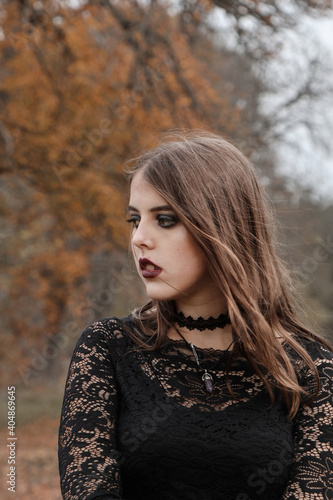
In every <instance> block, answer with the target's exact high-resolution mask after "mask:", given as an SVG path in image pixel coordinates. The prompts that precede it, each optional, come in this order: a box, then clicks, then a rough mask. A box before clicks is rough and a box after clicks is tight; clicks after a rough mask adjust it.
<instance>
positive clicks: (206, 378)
mask: <svg viewBox="0 0 333 500" xmlns="http://www.w3.org/2000/svg"><path fill="white" fill-rule="evenodd" d="M174 329H175V330H176V332H177V333H178V334H179V335H180V336H181V338H182V339H183V340H184V341H185V343H186V344H187V345H188V346H189V347H190V348H191V350H192V352H193V356H194V358H195V361H196V363H197V365H198V367H199V368H200V370H202V371H203V372H204V373H203V375H202V377H201V380H203V382H204V383H205V387H206V391H207V392H208V393H209V394H212V392H213V390H214V387H213V377H212V375H211V374H210V373H209V372H208V370H207V369H206V368H203V367H202V366H201V363H200V360H199V356H198V353H197V351H196V348H195V346H194V344H193V343H192V342H187V340H186V338H185V337H184V336H183V335H182V334H181V333H180V331H179V330H178V329H177V328H176V327H175V326H174ZM234 342H235V341H234V340H233V341H232V342H231V344H229V346H228V347H227V349H226V351H224V353H223V355H222V356H221V358H219V359H218V361H217V363H218V362H219V361H220V359H222V358H223V357H224V355H225V354H226V353H227V352H228V351H229V349H230V347H231V346H232V344H233V343H234ZM217 363H216V364H215V365H213V367H212V368H211V370H212V369H213V368H214V367H215V366H216V365H217Z"/></svg>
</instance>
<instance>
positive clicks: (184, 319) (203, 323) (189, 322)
mask: <svg viewBox="0 0 333 500" xmlns="http://www.w3.org/2000/svg"><path fill="white" fill-rule="evenodd" d="M174 322H175V323H177V325H179V326H180V327H182V328H187V329H188V330H200V331H201V332H202V331H203V330H215V329H216V328H224V327H225V325H227V324H229V323H231V321H230V318H229V316H228V314H220V316H219V317H218V318H213V316H211V317H210V318H208V319H203V317H202V316H200V317H199V318H198V319H194V318H192V316H184V314H183V313H182V312H181V311H180V312H178V311H176V310H175V314H174Z"/></svg>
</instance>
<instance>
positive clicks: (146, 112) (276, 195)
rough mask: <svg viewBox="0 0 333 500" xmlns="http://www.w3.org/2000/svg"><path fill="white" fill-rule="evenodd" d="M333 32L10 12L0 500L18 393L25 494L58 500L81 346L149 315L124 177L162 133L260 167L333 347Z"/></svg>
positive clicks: (216, 19)
mask: <svg viewBox="0 0 333 500" xmlns="http://www.w3.org/2000/svg"><path fill="white" fill-rule="evenodd" d="M332 16H333V14H332V3H331V1H328V0H327V1H326V0H309V1H306V0H290V1H286V0H285V1H283V0H280V1H278V0H270V1H260V0H242V1H232V2H231V1H229V0H216V1H213V0H193V1H191V0H188V1H187V0H179V1H176V0H174V1H162V0H121V1H120V0H118V1H117V0H90V1H89V0H86V1H83V0H82V1H80V0H76V1H74V0H72V1H70V0H67V1H66V0H63V1H60V0H59V1H57V0H55V1H32V0H9V1H4V0H3V1H1V2H0V173H1V177H0V262H1V270H0V297H1V303H0V308H1V314H0V324H1V328H0V335H1V340H0V356H1V380H2V381H3V386H2V392H1V415H0V417H1V420H0V423H1V428H0V431H1V436H2V438H3V439H2V442H3V445H2V448H1V450H0V456H1V470H0V474H1V486H0V491H1V497H2V498H5V499H6V498H11V495H13V493H11V492H8V490H7V486H8V485H7V484H6V481H7V476H6V474H8V472H9V470H8V467H9V466H8V463H7V458H8V449H7V448H6V444H5V443H6V439H7V437H8V429H7V386H12V385H14V386H15V387H16V410H17V422H16V423H17V428H16V436H17V438H18V439H17V448H16V452H17V478H16V494H17V495H18V498H20V500H25V499H29V500H30V499H31V498H34V500H39V499H40V500H45V499H50V500H60V498H61V495H60V490H59V486H58V483H59V480H58V470H57V429H58V422H59V414H60V409H61V400H62V395H63V388H64V383H65V378H66V374H67V369H68V364H69V360H70V356H71V352H72V350H73V347H74V345H75V342H76V340H77V339H78V337H79V335H80V333H81V332H82V331H83V329H84V328H85V326H87V325H88V324H90V323H92V322H93V321H95V320H97V319H100V318H103V317H108V316H114V315H115V316H124V315H127V314H128V312H129V311H130V310H131V309H132V308H133V307H135V306H136V305H138V304H140V303H142V302H143V301H144V300H145V296H144V293H143V290H142V288H141V286H140V283H139V281H138V279H137V277H136V275H135V272H134V270H133V266H132V264H131V260H130V258H129V256H128V250H127V248H128V228H127V225H126V224H124V219H125V214H126V205H127V190H128V188H127V186H126V183H125V181H124V177H123V168H124V163H125V162H126V161H127V160H129V159H130V158H133V157H135V156H136V155H137V154H138V153H139V152H140V151H141V150H142V148H145V147H151V146H152V145H154V144H155V143H156V140H157V137H158V135H159V133H161V132H163V131H165V130H168V129H170V128H204V129H206V130H211V131H213V132H217V133H219V134H221V135H223V136H224V137H226V138H228V139H230V140H232V141H233V142H234V143H235V144H236V145H237V146H238V147H239V148H240V149H241V150H242V151H243V152H244V153H245V154H246V155H247V156H248V157H249V158H250V159H251V161H252V162H253V163H254V165H255V167H256V169H257V171H258V173H259V175H260V177H261V179H262V182H263V183H264V185H265V187H266V189H267V191H268V193H269V196H270V198H271V200H272V202H273V205H274V208H275V212H276V217H277V220H278V241H279V243H280V247H281V248H280V251H281V254H282V256H283V258H284V260H285V261H286V262H287V264H288V266H289V268H290V269H291V271H292V274H293V276H294V278H295V280H296V283H297V287H298V290H299V292H300V294H301V296H302V298H303V304H302V312H301V314H302V316H303V317H304V319H306V321H308V322H309V323H310V325H312V326H313V328H315V329H316V331H318V332H322V333H323V334H325V335H326V336H327V337H328V338H330V339H331V340H333V337H332V330H333V328H332V327H333V313H332V302H333V226H332V219H333V168H332V154H333V144H332V132H333V114H332V104H333V72H332V67H333V38H332V33H333V17H332ZM125 226H126V227H125ZM3 402H4V403H3Z"/></svg>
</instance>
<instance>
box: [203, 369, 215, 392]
mask: <svg viewBox="0 0 333 500" xmlns="http://www.w3.org/2000/svg"><path fill="white" fill-rule="evenodd" d="M202 380H203V381H204V382H205V386H206V391H207V392H209V394H211V393H212V392H213V377H212V376H211V374H210V373H208V371H207V370H205V373H204V374H203V375H202Z"/></svg>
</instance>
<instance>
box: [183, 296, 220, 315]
mask: <svg viewBox="0 0 333 500" xmlns="http://www.w3.org/2000/svg"><path fill="white" fill-rule="evenodd" d="M175 307H176V311H179V312H182V313H183V314H184V316H192V318H194V319H197V318H199V317H200V316H201V317H202V318H205V319H206V318H209V317H211V316H213V318H217V317H218V316H219V315H220V314H222V313H223V314H227V312H228V307H227V303H226V301H225V300H223V299H221V298H220V297H218V298H216V299H212V300H209V301H207V302H198V303H191V304H189V303H186V302H184V301H176V303H175Z"/></svg>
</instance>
